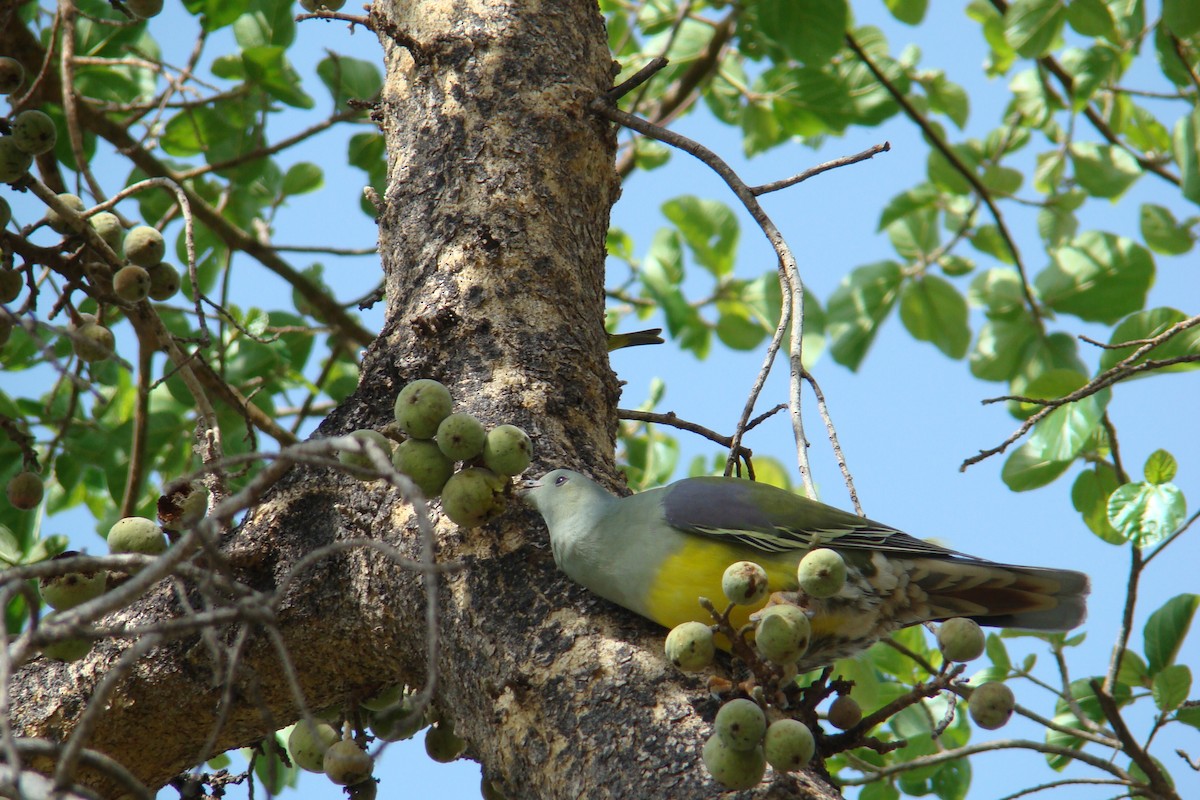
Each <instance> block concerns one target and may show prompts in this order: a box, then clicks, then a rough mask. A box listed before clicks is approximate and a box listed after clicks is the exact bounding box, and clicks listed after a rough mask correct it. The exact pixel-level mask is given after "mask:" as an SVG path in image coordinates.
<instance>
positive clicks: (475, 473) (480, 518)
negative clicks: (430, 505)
mask: <svg viewBox="0 0 1200 800" xmlns="http://www.w3.org/2000/svg"><path fill="white" fill-rule="evenodd" d="M507 485H508V479H507V478H501V477H500V476H499V475H497V474H496V473H494V472H492V471H491V470H490V469H482V468H480V467H471V468H470V469H464V470H462V471H461V472H458V473H456V474H454V475H452V476H450V480H448V481H446V485H445V486H444V487H442V511H444V512H445V513H446V516H448V517H449V518H450V519H451V520H453V521H454V522H455V523H457V524H459V525H462V526H463V527H464V528H474V527H477V526H479V525H482V524H483V523H485V522H487V521H488V520H489V519H491V518H492V517H494V516H496V515H497V514H499V513H500V512H502V511H503V510H504V488H505V486H507Z"/></svg>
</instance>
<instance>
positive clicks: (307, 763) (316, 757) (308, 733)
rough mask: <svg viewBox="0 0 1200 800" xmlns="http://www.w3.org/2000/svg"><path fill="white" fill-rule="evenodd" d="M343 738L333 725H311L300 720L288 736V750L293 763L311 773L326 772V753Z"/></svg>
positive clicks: (319, 723)
mask: <svg viewBox="0 0 1200 800" xmlns="http://www.w3.org/2000/svg"><path fill="white" fill-rule="evenodd" d="M340 738H341V737H340V736H338V732H337V731H336V730H334V728H333V726H332V725H329V724H327V723H324V722H318V723H316V724H315V725H310V724H308V722H306V721H305V720H300V721H299V722H297V723H296V726H295V727H294V728H292V732H291V733H290V734H288V740H287V749H288V753H289V754H290V755H291V757H292V761H293V762H294V763H295V765H296V766H298V767H300V769H305V770H308V771H309V772H324V771H325V751H327V750H328V749H329V748H330V746H331V745H332V744H333V743H334V742H336V741H338V740H339V739H340Z"/></svg>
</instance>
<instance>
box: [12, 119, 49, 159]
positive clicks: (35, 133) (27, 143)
mask: <svg viewBox="0 0 1200 800" xmlns="http://www.w3.org/2000/svg"><path fill="white" fill-rule="evenodd" d="M12 139H13V141H14V142H15V143H16V145H17V147H19V148H21V149H22V150H24V151H25V152H26V153H29V155H31V156H39V155H41V154H42V153H48V152H50V151H51V150H53V149H54V143H55V142H56V141H58V131H57V130H56V129H55V127H54V120H52V119H51V118H50V115H49V114H47V113H45V112H44V111H38V110H37V109H34V108H31V109H28V110H26V111H22V112H21V113H20V114H17V116H16V117H14V118H13V121H12Z"/></svg>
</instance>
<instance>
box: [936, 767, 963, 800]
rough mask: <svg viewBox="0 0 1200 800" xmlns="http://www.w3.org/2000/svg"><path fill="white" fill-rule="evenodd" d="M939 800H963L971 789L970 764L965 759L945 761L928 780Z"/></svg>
mask: <svg viewBox="0 0 1200 800" xmlns="http://www.w3.org/2000/svg"><path fill="white" fill-rule="evenodd" d="M930 785H931V786H932V788H933V793H934V794H936V795H937V796H938V798H940V800H963V799H964V798H965V797H966V796H967V790H968V789H970V788H971V762H970V761H968V760H967V759H965V758H960V759H956V760H954V761H947V762H946V763H945V764H943V765H942V766H941V767H940V768H939V769H938V771H937V772H935V773H934V774H933V777H932V778H931V780H930Z"/></svg>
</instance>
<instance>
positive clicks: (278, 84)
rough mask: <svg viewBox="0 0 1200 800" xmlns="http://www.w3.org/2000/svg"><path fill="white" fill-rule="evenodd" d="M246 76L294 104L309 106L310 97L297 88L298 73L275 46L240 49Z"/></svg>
mask: <svg viewBox="0 0 1200 800" xmlns="http://www.w3.org/2000/svg"><path fill="white" fill-rule="evenodd" d="M242 66H244V67H245V68H246V80H247V81H248V82H249V83H252V84H254V85H255V86H256V87H259V88H262V89H264V90H265V91H266V92H267V93H268V94H269V95H271V96H272V97H274V98H275V99H276V100H279V101H280V102H283V103H286V104H287V105H289V106H292V107H293V108H312V107H313V106H314V105H316V104H315V103H314V102H313V99H312V98H311V97H309V96H308V94H307V93H306V92H305V91H304V90H303V89H301V88H300V76H299V75H297V74H296V70H295V69H293V68H292V65H291V64H290V63H289V62H288V60H287V55H286V51H285V50H284V48H282V47H278V46H263V47H247V48H245V49H243V50H242Z"/></svg>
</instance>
